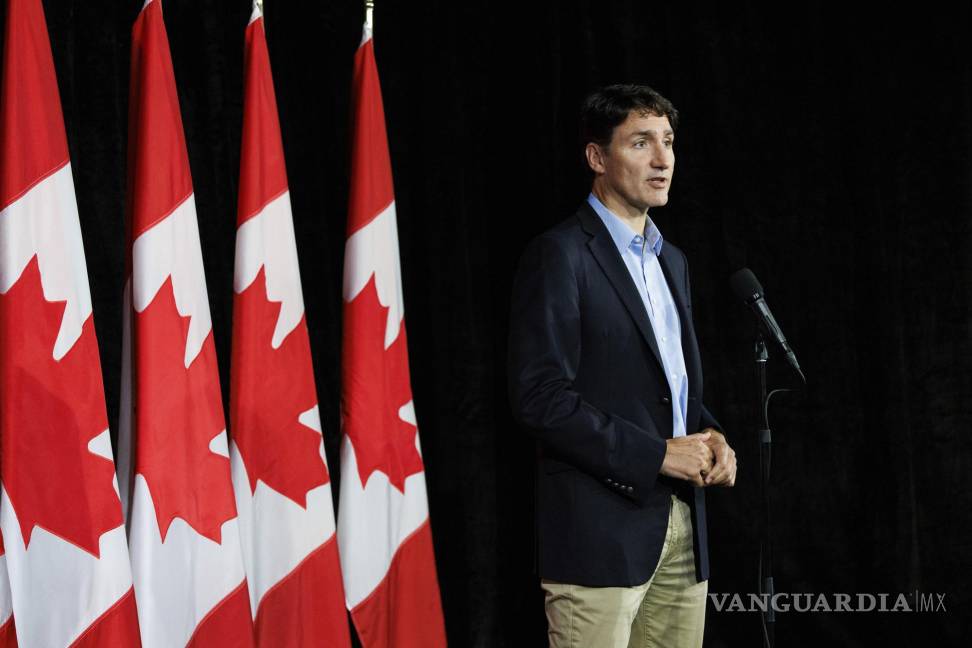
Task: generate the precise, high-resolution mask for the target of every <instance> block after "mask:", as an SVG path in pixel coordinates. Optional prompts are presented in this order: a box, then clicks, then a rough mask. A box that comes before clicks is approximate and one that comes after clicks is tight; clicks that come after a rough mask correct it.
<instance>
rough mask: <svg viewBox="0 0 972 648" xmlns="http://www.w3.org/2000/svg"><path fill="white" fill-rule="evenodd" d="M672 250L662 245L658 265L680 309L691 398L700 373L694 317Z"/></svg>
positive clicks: (684, 355)
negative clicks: (689, 310)
mask: <svg viewBox="0 0 972 648" xmlns="http://www.w3.org/2000/svg"><path fill="white" fill-rule="evenodd" d="M671 258H672V250H671V248H669V247H667V246H666V245H664V244H662V251H661V254H659V255H658V265H660V266H661V269H662V273H663V274H664V275H665V281H667V282H668V290H669V292H671V293H672V299H674V300H675V308H676V309H678V319H679V324H680V326H679V328H681V331H682V358H684V360H685V371H686V373H687V374H688V379H689V396H690V397H691V396H692V395H694V394H695V389H696V388H695V385H696V384H697V380H698V373H697V372H696V367H697V365H696V363H695V361H696V356H695V354H693V353H692V350H693V349H695V348H697V346H696V343H695V339H694V337H693V336H694V333H693V325H692V316H691V314H690V313H689V312H688V309H687V308H686V300H687V299H688V295H685V294H683V293H682V286H683V285H685V278H684V277H681V276H678V277H676V276H675V273H674V272H673V270H672V265H673V264H672V261H671Z"/></svg>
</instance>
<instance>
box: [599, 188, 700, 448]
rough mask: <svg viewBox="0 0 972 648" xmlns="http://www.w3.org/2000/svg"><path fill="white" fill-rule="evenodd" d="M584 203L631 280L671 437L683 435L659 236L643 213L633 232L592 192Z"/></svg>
mask: <svg viewBox="0 0 972 648" xmlns="http://www.w3.org/2000/svg"><path fill="white" fill-rule="evenodd" d="M587 202H588V203H589V204H590V205H591V207H593V208H594V211H595V212H597V215H598V216H599V217H600V218H601V221H603V222H604V225H605V227H607V230H608V232H609V233H610V234H611V238H612V239H613V240H614V244H615V245H616V246H617V248H618V253H619V254H620V255H621V260H622V261H624V265H625V266H626V267H627V268H628V273H629V274H630V275H631V279H632V280H633V281H634V284H635V287H636V288H637V289H638V294H639V295H641V301H642V302H643V303H644V305H645V312H647V313H648V319H649V320H650V321H651V328H652V330H653V331H654V333H655V342H656V343H657V344H658V351H659V353H660V354H661V360H662V366H663V367H664V369H665V376H666V378H668V386H669V388H670V389H671V390H672V436H675V437H679V436H685V417H686V411H687V409H688V376H686V374H685V358H684V357H683V356H682V327H681V324H680V322H679V319H678V310H677V309H676V308H675V300H674V299H673V298H672V293H671V291H670V290H669V288H668V282H667V281H665V274H664V273H663V272H662V269H661V265H660V264H659V263H658V255H659V254H661V249H662V235H661V232H660V231H658V227H656V226H655V224H654V223H653V222H652V221H651V219H650V218H648V217H647V216H646V217H645V218H646V219H647V220H646V222H645V231H644V235H640V234H635V233H634V232H633V231H632V230H631V228H630V227H628V225H627V224H626V223H625V222H624V221H623V220H621V219H620V218H619V217H618V216H616V215H615V214H614V213H613V212H612V211H611V210H610V209H608V208H607V207H605V206H604V205H603V204H602V203H601V201H600V200H598V199H597V196H595V195H594V194H593V193H592V194H591V195H589V196H588V197H587Z"/></svg>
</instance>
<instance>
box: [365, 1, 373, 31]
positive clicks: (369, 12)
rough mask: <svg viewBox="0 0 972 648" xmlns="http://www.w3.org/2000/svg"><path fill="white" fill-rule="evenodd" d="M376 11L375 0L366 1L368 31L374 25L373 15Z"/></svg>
mask: <svg viewBox="0 0 972 648" xmlns="http://www.w3.org/2000/svg"><path fill="white" fill-rule="evenodd" d="M374 11H375V0H365V24H366V25H368V29H371V27H372V26H373V25H374V22H373V14H374Z"/></svg>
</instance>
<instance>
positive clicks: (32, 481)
mask: <svg viewBox="0 0 972 648" xmlns="http://www.w3.org/2000/svg"><path fill="white" fill-rule="evenodd" d="M64 308H65V302H49V301H47V300H46V299H44V292H43V288H42V286H41V276H40V269H39V268H38V265H37V257H36V255H35V256H34V257H33V258H32V259H31V260H30V262H29V263H28V264H27V267H26V268H24V272H23V274H22V275H21V276H20V279H18V280H17V283H15V284H14V285H13V286H11V288H10V290H9V291H8V292H7V293H6V294H5V295H4V294H0V438H2V449H0V452H2V456H3V460H2V467H0V470H2V473H3V485H4V487H5V488H6V490H7V493H8V494H9V496H10V501H11V503H12V504H13V507H14V510H15V511H16V512H17V519H18V520H19V521H20V531H21V534H22V535H23V537H24V543H25V545H29V544H30V537H31V533H32V531H33V529H34V527H35V526H40V527H43V528H44V529H46V530H48V531H50V532H51V533H53V534H54V535H56V536H58V537H60V538H62V539H63V540H66V541H67V542H70V543H72V544H74V545H76V546H78V547H80V548H81V549H83V550H85V551H87V552H88V553H90V554H92V555H93V556H95V557H98V556H99V551H98V539H99V538H100V537H101V535H102V534H103V533H105V532H106V531H110V530H111V529H114V528H116V527H118V526H119V525H120V524H121V523H122V515H121V504H120V502H119V500H118V494H117V493H116V492H115V488H114V478H115V471H114V464H113V463H112V462H111V460H109V459H105V458H104V457H101V456H99V455H96V454H94V453H92V452H91V451H90V450H88V443H89V442H90V441H91V440H92V439H93V438H95V437H96V436H98V435H99V434H101V433H102V432H104V431H105V429H106V428H107V427H108V417H107V415H106V413H105V392H104V386H103V385H102V382H101V361H100V359H99V357H98V342H97V340H96V338H95V334H94V324H93V323H92V319H91V317H90V316H89V317H88V319H87V320H86V321H85V323H84V325H83V326H82V328H81V336H80V337H79V338H78V340H77V341H76V342H75V343H74V346H72V347H71V349H70V350H68V352H67V353H66V354H65V355H64V357H63V358H61V360H60V361H56V360H54V341H55V339H56V338H57V334H58V331H59V329H60V327H61V319H62V317H63V315H64Z"/></svg>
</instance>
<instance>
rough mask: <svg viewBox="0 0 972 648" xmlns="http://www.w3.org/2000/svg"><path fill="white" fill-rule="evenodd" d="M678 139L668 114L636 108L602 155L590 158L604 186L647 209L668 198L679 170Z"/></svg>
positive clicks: (629, 205) (632, 206)
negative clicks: (664, 115) (650, 112)
mask: <svg viewBox="0 0 972 648" xmlns="http://www.w3.org/2000/svg"><path fill="white" fill-rule="evenodd" d="M674 142H675V133H674V132H673V131H672V127H671V125H670V124H669V123H668V117H659V116H658V115H653V114H649V113H639V112H638V111H632V112H631V113H629V114H628V118H627V119H625V120H624V122H622V123H621V124H620V125H618V126H617V127H616V128H615V129H614V133H613V135H612V137H611V144H610V146H609V147H608V149H607V150H604V149H600V151H601V154H600V155H595V156H594V159H593V161H592V158H591V156H589V157H588V160H589V161H591V167H592V168H593V169H594V171H595V173H597V179H596V182H598V183H600V184H601V188H602V189H603V190H605V191H606V192H608V193H609V194H612V195H613V197H614V198H615V199H617V200H619V201H620V202H622V203H624V206H625V207H626V208H627V209H628V210H631V211H638V212H644V211H645V210H646V209H648V208H649V207H660V206H662V205H664V204H666V203H667V202H668V189H669V187H670V186H671V184H672V174H673V173H674V171H675V149H674ZM598 148H600V147H598ZM598 162H599V163H598Z"/></svg>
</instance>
